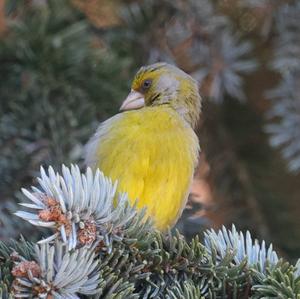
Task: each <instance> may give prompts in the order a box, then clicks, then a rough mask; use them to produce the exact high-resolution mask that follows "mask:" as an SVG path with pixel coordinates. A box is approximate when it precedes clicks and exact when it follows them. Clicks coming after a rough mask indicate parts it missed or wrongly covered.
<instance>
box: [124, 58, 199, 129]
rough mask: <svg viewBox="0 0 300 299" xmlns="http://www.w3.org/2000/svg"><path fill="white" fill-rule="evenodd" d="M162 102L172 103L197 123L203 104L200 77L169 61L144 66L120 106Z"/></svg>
mask: <svg viewBox="0 0 300 299" xmlns="http://www.w3.org/2000/svg"><path fill="white" fill-rule="evenodd" d="M159 105H165V106H169V107H172V108H173V109H175V110H176V111H177V112H178V113H179V114H180V115H181V116H182V117H183V118H184V119H185V120H186V121H187V122H188V123H189V124H190V125H191V126H192V127H195V125H196V123H197V121H198V117H199V114H200V108H201V97H200V95H199V92H198V86H197V83H196V81H195V80H194V79H193V78H192V77H191V76H189V75H188V74H186V73H185V72H183V71H182V70H180V69H179V68H177V67H175V66H173V65H170V64H167V63H155V64H151V65H149V66H143V67H141V68H140V70H139V71H138V72H137V74H136V75H135V77H134V79H133V82H132V86H131V92H130V93H129V95H128V96H127V98H126V99H125V101H124V102H123V104H122V106H121V108H120V110H121V111H124V110H132V109H139V108H142V107H151V106H159Z"/></svg>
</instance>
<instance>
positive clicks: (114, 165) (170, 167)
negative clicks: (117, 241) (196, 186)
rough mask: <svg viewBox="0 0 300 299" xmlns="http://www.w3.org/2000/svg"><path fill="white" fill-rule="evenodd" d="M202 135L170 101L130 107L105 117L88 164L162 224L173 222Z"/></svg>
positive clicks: (181, 205)
mask: <svg viewBox="0 0 300 299" xmlns="http://www.w3.org/2000/svg"><path fill="white" fill-rule="evenodd" d="M198 150H199V145H198V138H197V136H196V135H195V133H194V131H193V129H192V127H191V126H190V125H189V124H188V123H187V121H186V120H185V119H184V118H183V117H182V115H180V114H179V113H178V112H177V111H176V110H175V109H174V108H172V107H171V106H170V105H150V106H146V107H142V108H141V109H138V110H131V111H126V112H123V113H120V114H117V115H115V116H113V117H112V118H110V119H108V120H107V121H105V122H103V123H102V124H101V125H100V127H99V128H98V130H97V132H96V134H95V136H94V137H93V138H92V139H91V141H90V143H89V144H88V147H87V158H86V160H87V164H88V165H90V166H93V167H94V168H96V167H99V168H100V170H101V171H103V172H104V174H105V175H107V176H108V177H110V178H112V179H113V180H118V190H119V191H124V192H127V193H128V195H129V198H130V200H131V202H132V203H134V202H135V201H136V200H137V207H138V208H142V207H146V208H147V215H149V216H150V217H152V218H153V219H154V222H155V225H156V227H157V228H158V229H161V230H164V229H166V228H167V227H169V226H172V225H173V224H174V222H175V221H176V220H177V219H178V217H179V216H180V214H181V211H182V209H183V208H184V205H185V203H186V199H187V197H188V193H189V186H190V183H191V180H192V177H193V171H194V167H195V165H196V163H197V156H198Z"/></svg>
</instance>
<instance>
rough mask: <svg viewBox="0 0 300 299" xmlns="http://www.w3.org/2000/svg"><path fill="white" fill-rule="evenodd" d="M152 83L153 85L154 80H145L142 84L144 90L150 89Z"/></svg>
mask: <svg viewBox="0 0 300 299" xmlns="http://www.w3.org/2000/svg"><path fill="white" fill-rule="evenodd" d="M151 83H152V80H150V79H147V80H145V81H144V82H143V84H142V87H143V89H144V90H147V89H148V88H150V86H151Z"/></svg>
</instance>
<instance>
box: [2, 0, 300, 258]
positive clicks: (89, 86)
mask: <svg viewBox="0 0 300 299" xmlns="http://www.w3.org/2000/svg"><path fill="white" fill-rule="evenodd" d="M299 20H300V3H299V1H284V0H283V1H280V0H243V1H242V0H240V1H238V0H221V1H213V0H210V1H209V0H130V1H129V0H127V1H126V0H109V1H108V0H73V1H60V0H48V1H46V0H19V1H18V0H9V1H4V0H0V238H1V239H7V238H15V237H17V236H19V235H20V233H21V234H23V235H24V236H29V235H30V236H31V237H32V235H34V234H38V232H37V228H35V227H34V228H33V227H31V226H24V222H23V221H20V223H19V222H18V219H16V217H12V216H11V213H12V211H15V210H16V209H17V208H16V206H17V202H18V201H19V198H20V196H21V194H20V188H21V187H24V186H29V185H31V184H34V183H35V181H34V179H33V178H34V177H35V176H36V175H38V174H39V166H40V165H50V164H51V165H53V166H55V167H56V168H57V169H59V168H60V165H61V163H65V164H67V165H69V164H70V163H79V165H81V167H84V166H83V163H82V158H81V157H82V150H83V146H84V144H85V143H86V141H87V140H88V138H89V137H90V136H91V134H93V132H94V130H95V129H96V127H97V125H98V124H99V122H100V121H102V120H104V119H106V118H108V117H110V116H112V115H113V114H116V113H117V112H118V107H119V105H120V103H121V102H122V100H123V99H124V98H125V96H126V94H127V93H128V91H129V88H130V83H131V82H130V81H131V79H132V76H133V75H134V73H135V72H136V71H137V69H138V68H139V67H140V66H141V65H144V64H149V63H152V62H157V61H167V62H170V63H173V64H177V65H178V66H179V67H180V68H182V69H183V70H184V71H186V72H188V73H190V74H191V75H193V76H194V77H195V78H196V79H197V81H198V82H199V89H200V92H201V95H202V97H203V109H202V110H203V111H202V115H201V121H200V123H199V126H198V129H197V134H198V136H199V138H200V144H201V148H202V151H201V154H200V163H199V166H198V168H197V171H196V174H195V180H194V184H193V188H192V194H191V196H190V199H189V203H188V206H187V209H186V210H185V211H184V213H183V216H182V218H181V219H180V221H179V223H178V225H177V228H179V229H180V230H181V231H182V232H183V233H184V234H185V235H186V236H187V237H191V236H193V235H194V234H196V233H198V232H201V231H202V230H203V229H205V228H207V227H213V228H219V227H221V226H222V225H223V224H224V225H226V226H227V227H229V226H231V224H232V223H234V224H235V225H236V227H237V228H238V229H242V230H247V229H249V230H250V231H251V232H252V233H253V234H254V236H256V237H257V238H259V239H265V240H266V241H267V242H268V243H269V242H272V243H273V244H274V246H275V248H276V249H277V250H279V252H280V253H281V254H282V255H283V256H285V257H287V258H289V259H291V260H293V259H295V258H297V257H299V256H300V180H299V179H300V22H299Z"/></svg>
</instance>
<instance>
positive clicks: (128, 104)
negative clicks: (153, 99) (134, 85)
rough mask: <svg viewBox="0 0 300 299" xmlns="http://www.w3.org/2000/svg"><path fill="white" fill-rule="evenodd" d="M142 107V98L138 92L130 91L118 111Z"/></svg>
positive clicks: (143, 99)
mask: <svg viewBox="0 0 300 299" xmlns="http://www.w3.org/2000/svg"><path fill="white" fill-rule="evenodd" d="M144 106H145V98H144V96H143V95H142V94H141V93H140V92H138V91H135V90H133V89H131V91H130V93H129V95H128V96H127V98H126V99H125V101H124V102H123V103H122V105H121V107H120V111H125V110H133V109H139V108H142V107H144Z"/></svg>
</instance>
